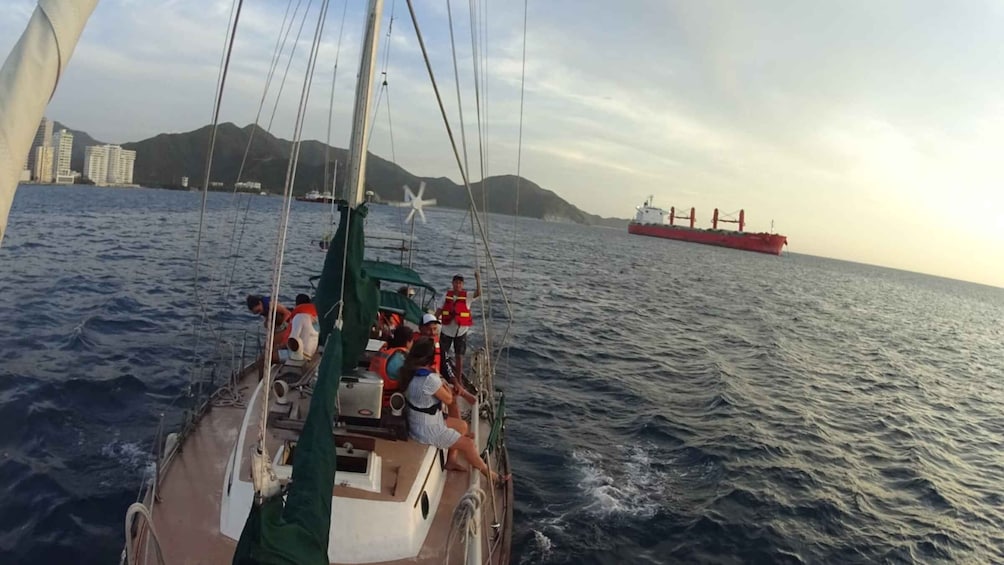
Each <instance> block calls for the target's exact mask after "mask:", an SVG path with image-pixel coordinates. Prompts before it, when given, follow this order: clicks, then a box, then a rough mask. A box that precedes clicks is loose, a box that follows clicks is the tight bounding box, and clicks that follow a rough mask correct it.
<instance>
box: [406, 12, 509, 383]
mask: <svg viewBox="0 0 1004 565" xmlns="http://www.w3.org/2000/svg"><path fill="white" fill-rule="evenodd" d="M406 1H407V3H408V12H409V13H410V14H411V21H412V24H413V25H414V27H415V36H416V38H417V39H418V45H419V47H420V48H421V50H422V58H423V59H424V60H425V68H426V70H427V71H428V74H429V80H430V82H432V90H433V91H434V92H435V95H436V102H437V104H438V105H439V112H440V115H441V116H442V118H443V125H444V126H445V127H446V134H447V136H448V137H449V139H450V146H451V148H452V150H453V157H454V159H455V160H456V162H457V167H458V168H459V169H460V175H461V177H462V178H463V181H464V186H465V188H466V189H467V197H468V199H469V200H470V202H471V206H472V207H473V206H474V194H473V192H472V191H471V183H470V179H469V178H468V177H467V172H466V171H465V169H464V166H463V163H462V161H461V157H460V152H459V151H458V149H457V142H456V138H455V137H454V135H453V129H452V128H451V127H450V120H449V118H448V117H447V115H446V108H445V107H444V106H443V97H442V95H441V94H440V92H439V86H438V84H437V83H436V77H435V73H433V71H432V63H431V61H430V60H429V52H428V49H427V48H426V46H425V40H424V39H423V38H422V31H421V29H420V27H419V24H418V17H417V16H416V15H415V7H414V5H413V3H412V0H406ZM473 217H474V219H475V221H476V224H477V228H478V230H479V231H480V233H481V240H482V241H483V242H484V244H485V250H486V251H487V253H486V256H487V259H488V264H489V265H490V266H491V270H492V274H494V276H495V280H496V281H497V282H498V283H499V291H500V294H501V295H502V300H503V303H504V304H505V306H506V312H507V315H508V316H509V318H510V319H511V318H512V306H511V304H510V303H509V297H508V296H507V295H506V292H505V288H504V287H502V279H501V276H500V275H499V271H498V266H497V265H496V264H495V257H494V256H493V255H492V252H491V247H490V246H489V245H488V239H487V234H486V232H485V229H484V225H483V224H482V223H481V218H480V217H479V216H478V215H477V214H473ZM487 363H488V364H489V366H491V364H492V362H491V351H490V350H489V351H488V360H487Z"/></svg>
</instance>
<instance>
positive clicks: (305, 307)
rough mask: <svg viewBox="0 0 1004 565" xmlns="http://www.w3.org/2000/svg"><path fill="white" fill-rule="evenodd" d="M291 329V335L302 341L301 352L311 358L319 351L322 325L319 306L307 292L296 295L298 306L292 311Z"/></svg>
mask: <svg viewBox="0 0 1004 565" xmlns="http://www.w3.org/2000/svg"><path fill="white" fill-rule="evenodd" d="M291 314H292V319H291V322H290V326H291V330H290V334H289V337H295V338H296V339H297V341H299V342H300V346H301V350H300V352H301V353H302V354H303V356H304V357H306V358H307V359H310V358H311V357H313V356H314V353H316V352H317V339H318V336H319V334H320V330H321V326H320V324H319V323H318V320H317V308H316V307H315V306H314V305H313V304H312V303H311V301H310V297H309V296H307V295H306V294H297V295H296V306H295V307H294V308H293V311H292V312H291Z"/></svg>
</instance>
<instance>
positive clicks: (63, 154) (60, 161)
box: [52, 129, 76, 184]
mask: <svg viewBox="0 0 1004 565" xmlns="http://www.w3.org/2000/svg"><path fill="white" fill-rule="evenodd" d="M72 154H73V134H72V133H70V132H68V131H66V130H65V129H61V130H59V132H57V133H56V134H55V135H53V136H52V176H53V179H52V180H53V182H55V183H56V184H73V181H74V177H75V176H76V175H74V174H73V171H71V170H70V157H71V156H72Z"/></svg>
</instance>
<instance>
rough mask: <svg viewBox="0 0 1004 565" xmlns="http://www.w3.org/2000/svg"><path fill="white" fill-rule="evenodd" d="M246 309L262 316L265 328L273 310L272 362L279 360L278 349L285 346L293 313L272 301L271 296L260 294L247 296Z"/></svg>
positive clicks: (277, 302)
mask: <svg viewBox="0 0 1004 565" xmlns="http://www.w3.org/2000/svg"><path fill="white" fill-rule="evenodd" d="M247 305H248V310H250V311H251V313H252V314H256V315H258V316H261V317H262V318H264V325H265V327H266V328H267V327H268V323H269V321H270V318H271V311H272V310H273V309H274V310H275V331H274V333H273V335H272V362H273V363H277V362H279V350H280V349H282V348H284V347H286V340H287V339H289V332H290V330H291V329H292V328H291V326H290V320H291V319H292V318H293V314H292V313H291V312H290V311H289V309H287V308H286V307H285V306H283V305H282V304H279V301H278V300H276V301H273V300H272V297H271V296H267V295H266V296H261V295H259V294H249V295H248V296H247Z"/></svg>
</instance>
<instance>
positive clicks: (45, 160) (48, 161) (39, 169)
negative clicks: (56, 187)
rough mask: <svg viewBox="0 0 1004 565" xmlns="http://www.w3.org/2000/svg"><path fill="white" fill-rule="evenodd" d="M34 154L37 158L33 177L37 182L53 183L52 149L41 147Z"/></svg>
mask: <svg viewBox="0 0 1004 565" xmlns="http://www.w3.org/2000/svg"><path fill="white" fill-rule="evenodd" d="M32 153H33V154H34V156H35V159H34V165H33V166H34V168H33V169H32V170H31V177H32V178H33V179H35V181H36V182H52V147H51V146H49V145H39V146H38V147H36V148H35V149H34V150H33V151H32Z"/></svg>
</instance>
